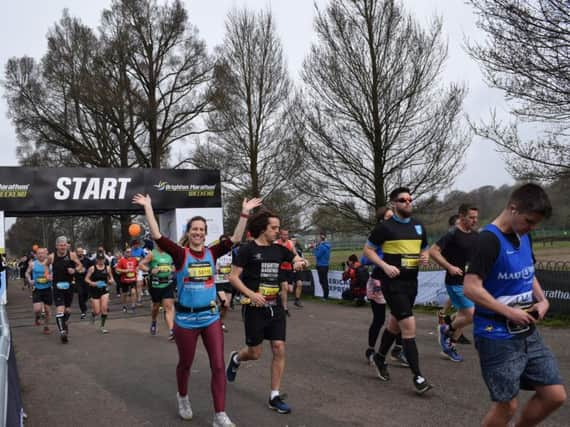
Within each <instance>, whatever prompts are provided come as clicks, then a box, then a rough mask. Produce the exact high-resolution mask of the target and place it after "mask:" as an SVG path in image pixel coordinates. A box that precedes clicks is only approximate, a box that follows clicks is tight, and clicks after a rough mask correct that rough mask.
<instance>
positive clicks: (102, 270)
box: [85, 252, 115, 334]
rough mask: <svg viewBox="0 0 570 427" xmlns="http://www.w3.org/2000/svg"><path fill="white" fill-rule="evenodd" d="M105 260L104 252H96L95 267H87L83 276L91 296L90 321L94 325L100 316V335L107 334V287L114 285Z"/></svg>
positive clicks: (110, 271) (111, 273)
mask: <svg viewBox="0 0 570 427" xmlns="http://www.w3.org/2000/svg"><path fill="white" fill-rule="evenodd" d="M107 264H108V262H107V259H106V257H105V253H104V252H98V253H97V255H96V257H95V265H92V266H91V267H89V270H87V273H86V274H85V282H86V283H87V284H88V285H89V287H90V288H89V293H90V296H91V307H92V310H93V311H92V313H91V316H92V321H93V323H95V320H96V319H97V316H98V315H99V314H100V315H101V326H100V329H101V333H103V334H107V333H108V332H109V331H108V330H107V329H106V328H105V322H106V321H107V315H108V314H109V291H108V290H107V286H109V285H113V284H115V280H114V279H113V271H112V270H111V267H110V266H109V265H107Z"/></svg>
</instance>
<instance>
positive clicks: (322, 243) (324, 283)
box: [313, 233, 331, 300]
mask: <svg viewBox="0 0 570 427" xmlns="http://www.w3.org/2000/svg"><path fill="white" fill-rule="evenodd" d="M313 255H314V256H315V264H316V266H317V275H318V277H319V283H320V284H321V288H322V289H323V299H325V300H326V299H328V298H329V264H330V259H331V245H330V243H329V242H328V241H327V235H326V234H325V233H321V234H320V235H319V242H318V243H317V244H316V245H315V247H314V248H313Z"/></svg>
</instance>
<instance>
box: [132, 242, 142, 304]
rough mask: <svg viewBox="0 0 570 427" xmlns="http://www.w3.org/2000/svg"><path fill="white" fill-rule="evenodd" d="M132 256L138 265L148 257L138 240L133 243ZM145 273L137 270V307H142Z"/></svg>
mask: <svg viewBox="0 0 570 427" xmlns="http://www.w3.org/2000/svg"><path fill="white" fill-rule="evenodd" d="M131 256H132V257H134V258H136V260H137V265H138V264H139V263H140V262H141V261H142V260H143V258H144V257H145V256H146V251H145V249H144V248H142V247H141V245H140V241H139V240H138V239H134V240H132V241H131ZM143 288H144V273H143V271H142V270H141V269H137V283H136V287H135V292H136V305H139V306H140V305H142V298H143V292H144V289H143Z"/></svg>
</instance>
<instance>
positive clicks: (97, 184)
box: [53, 176, 132, 200]
mask: <svg viewBox="0 0 570 427" xmlns="http://www.w3.org/2000/svg"><path fill="white" fill-rule="evenodd" d="M131 181H132V178H85V177H73V178H71V177H67V176H62V177H61V178H58V180H57V183H56V187H57V191H54V193H53V197H54V198H55V199H56V200H69V199H71V200H122V199H124V198H125V195H126V193H127V184H129V183H130V182H131Z"/></svg>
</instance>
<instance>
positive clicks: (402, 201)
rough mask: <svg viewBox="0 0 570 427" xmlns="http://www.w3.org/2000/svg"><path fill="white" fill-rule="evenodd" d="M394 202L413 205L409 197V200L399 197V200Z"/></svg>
mask: <svg viewBox="0 0 570 427" xmlns="http://www.w3.org/2000/svg"><path fill="white" fill-rule="evenodd" d="M396 201H397V202H398V203H413V200H412V198H411V197H410V198H407V197H401V198H399V199H396Z"/></svg>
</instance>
